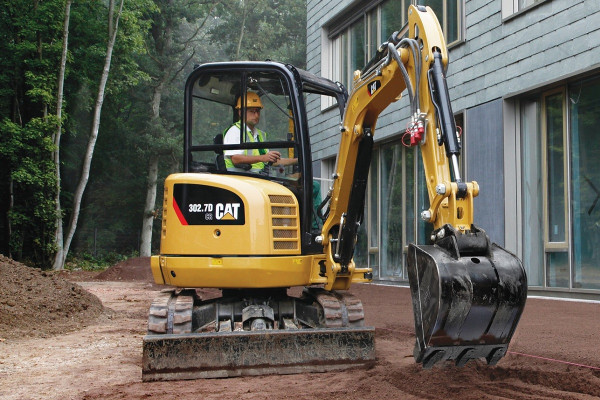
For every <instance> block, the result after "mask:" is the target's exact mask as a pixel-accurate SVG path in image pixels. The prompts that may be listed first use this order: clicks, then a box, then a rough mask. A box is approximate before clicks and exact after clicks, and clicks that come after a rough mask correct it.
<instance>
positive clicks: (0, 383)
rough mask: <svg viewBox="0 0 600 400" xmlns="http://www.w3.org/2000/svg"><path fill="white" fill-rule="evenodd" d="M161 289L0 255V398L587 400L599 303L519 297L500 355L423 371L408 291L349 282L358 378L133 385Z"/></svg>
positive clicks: (130, 269) (133, 267)
mask: <svg viewBox="0 0 600 400" xmlns="http://www.w3.org/2000/svg"><path fill="white" fill-rule="evenodd" d="M159 290H160V287H159V286H156V285H154V284H153V283H152V278H151V274H150V269H149V261H148V259H147V258H146V259H132V260H128V261H127V262H124V263H121V264H118V265H116V266H114V267H112V268H109V269H108V270H106V271H104V272H102V273H100V274H98V273H89V272H72V273H66V272H63V273H60V274H54V273H48V272H42V271H38V270H33V269H30V268H27V267H24V266H22V265H20V264H18V263H15V262H14V261H12V260H9V259H7V258H5V257H2V256H0V398H2V399H6V400H12V399H14V400H17V399H19V400H20V399H44V400H52V399H87V400H92V399H149V398H152V399H154V398H157V399H158V398H177V399H181V400H184V399H224V398H234V399H257V400H258V399H261V400H262V399H265V398H266V399H313V398H321V399H453V398H457V399H466V400H470V399H573V400H575V399H577V400H580V399H598V398H600V352H599V351H598V349H599V348H600V336H599V334H598V332H600V304H598V303H584V302H571V301H558V300H542V299H529V300H528V302H527V306H526V308H525V312H524V315H523V317H522V319H521V323H520V324H519V327H518V329H517V332H516V333H515V336H514V338H513V340H512V342H511V345H510V347H509V354H508V355H507V356H506V357H505V358H503V359H502V360H501V361H500V362H499V364H498V365H497V366H495V367H489V366H487V365H485V363H484V362H470V363H469V364H468V365H467V366H466V367H464V368H460V369H459V368H455V367H452V366H448V365H443V366H436V367H434V368H433V369H431V370H423V369H421V367H420V366H418V365H416V364H415V363H414V361H413V358H412V348H413V345H414V326H413V317H412V311H411V303H410V295H409V290H408V289H407V288H400V287H386V286H375V285H356V286H354V287H353V288H352V290H351V291H352V292H353V293H354V294H356V295H358V296H359V297H360V298H361V299H362V301H363V304H364V306H365V314H366V322H367V324H368V325H371V326H375V328H376V354H377V362H376V364H375V366H374V367H371V368H369V369H355V370H350V371H345V372H332V373H318V374H299V375H286V376H262V377H242V378H231V379H211V380H196V381H173V382H152V383H142V381H141V361H142V356H141V353H142V337H143V335H144V334H145V329H146V316H147V310H148V307H149V305H150V302H151V301H152V299H153V298H154V296H155V295H156V294H157V293H158V291H159Z"/></svg>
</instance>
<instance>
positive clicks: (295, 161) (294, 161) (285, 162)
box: [273, 157, 298, 166]
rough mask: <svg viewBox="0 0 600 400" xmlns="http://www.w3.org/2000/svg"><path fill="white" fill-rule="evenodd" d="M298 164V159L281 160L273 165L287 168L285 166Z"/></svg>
mask: <svg viewBox="0 0 600 400" xmlns="http://www.w3.org/2000/svg"><path fill="white" fill-rule="evenodd" d="M296 164H298V159H297V158H285V157H284V158H280V159H279V160H278V161H277V162H276V163H274V164H273V165H275V166H280V165H281V166H285V165H296Z"/></svg>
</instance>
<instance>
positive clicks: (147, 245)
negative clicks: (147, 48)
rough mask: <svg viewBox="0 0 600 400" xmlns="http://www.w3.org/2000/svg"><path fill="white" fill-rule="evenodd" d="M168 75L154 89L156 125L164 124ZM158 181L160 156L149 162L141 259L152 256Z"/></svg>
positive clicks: (153, 156)
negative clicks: (163, 105) (163, 113)
mask: <svg viewBox="0 0 600 400" xmlns="http://www.w3.org/2000/svg"><path fill="white" fill-rule="evenodd" d="M166 78H167V73H166V72H165V73H164V74H163V76H162V77H161V81H160V82H159V84H158V85H157V86H156V87H155V88H154V93H153V95H152V104H151V108H152V121H154V123H155V124H160V123H162V122H161V120H160V102H161V100H162V94H163V90H164V87H165V80H166ZM157 181H158V156H156V155H152V156H151V157H150V160H149V161H148V179H147V180H146V182H147V186H146V203H145V204H144V216H143V219H142V236H141V240H140V257H150V256H151V255H152V225H153V222H154V218H155V216H156V212H155V209H154V206H155V204H156V184H157Z"/></svg>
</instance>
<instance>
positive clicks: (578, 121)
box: [307, 0, 600, 297]
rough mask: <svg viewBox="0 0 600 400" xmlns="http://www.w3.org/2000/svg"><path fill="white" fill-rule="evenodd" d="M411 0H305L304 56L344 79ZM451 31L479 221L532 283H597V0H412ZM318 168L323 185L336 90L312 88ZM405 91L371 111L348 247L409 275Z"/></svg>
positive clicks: (561, 289)
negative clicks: (369, 151)
mask: <svg viewBox="0 0 600 400" xmlns="http://www.w3.org/2000/svg"><path fill="white" fill-rule="evenodd" d="M411 3H415V1H414V0H413V1H411V0H365V1H351V0H332V1H327V2H322V1H319V0H308V1H307V10H308V21H307V44H308V48H307V69H308V70H309V71H310V72H312V73H315V74H318V75H321V76H325V77H328V78H330V79H333V80H337V81H340V82H342V83H344V84H345V85H346V86H347V87H348V86H349V85H351V76H352V72H353V71H354V70H356V69H360V68H362V66H364V65H365V64H366V62H367V61H368V60H369V59H370V57H371V56H372V54H373V53H374V51H375V50H376V48H377V46H378V45H379V44H380V43H382V42H384V41H385V40H386V39H387V38H388V37H389V36H390V34H391V33H392V32H394V31H397V30H400V29H401V28H402V27H403V25H404V24H405V22H406V19H407V16H406V12H407V9H408V6H409V4H411ZM418 3H419V4H423V5H429V6H430V7H432V9H433V10H434V11H435V13H436V15H437V17H438V20H439V21H440V24H441V25H442V28H443V30H444V33H445V36H446V42H447V44H448V49H449V58H450V63H449V66H448V70H447V81H448V86H449V91H450V97H451V101H452V107H453V111H454V114H455V118H456V122H457V125H458V126H460V129H461V131H462V143H463V154H462V155H461V169H462V170H463V171H462V173H463V177H464V178H465V180H467V181H472V180H474V181H477V182H478V183H479V186H480V194H479V196H478V197H477V198H476V199H475V223H476V224H477V225H478V226H480V227H481V228H483V229H484V230H485V231H486V232H487V233H488V235H489V236H490V238H491V239H492V241H494V242H496V243H498V244H499V245H501V246H504V247H505V248H506V249H508V250H509V251H512V252H514V253H515V254H517V255H518V256H519V257H520V258H521V259H522V261H523V264H524V266H525V268H526V271H527V274H528V283H529V287H530V291H531V290H534V291H535V290H538V289H539V290H543V291H546V292H551V291H555V294H556V295H563V296H575V297H585V296H586V295H590V296H594V297H595V296H597V295H599V294H600V167H599V166H598V165H597V164H596V162H597V161H600V51H599V49H600V0H537V1H535V0H446V1H442V0H436V1H428V0H421V1H419V2H418ZM307 110H308V112H309V120H310V124H311V126H310V129H311V142H312V147H313V169H314V172H315V175H316V176H319V175H320V176H321V177H322V179H323V183H322V185H321V186H322V187H323V188H324V189H326V188H327V187H328V184H327V182H328V179H329V178H330V176H331V173H332V171H333V169H334V168H335V167H334V166H335V156H336V154H337V151H338V144H339V122H340V121H339V114H338V112H337V110H336V109H335V107H334V105H333V104H329V103H328V102H327V101H326V100H323V99H321V98H318V97H316V96H315V97H309V98H308V99H307ZM408 117H409V114H408V99H401V100H400V101H398V102H396V103H394V104H392V105H391V106H390V107H388V109H386V110H385V111H384V112H383V113H382V114H381V116H380V118H379V120H378V124H377V129H376V131H375V135H374V136H375V149H374V154H373V160H372V164H371V169H370V177H369V189H368V194H367V202H366V205H365V218H364V222H363V225H362V227H361V231H360V234H359V243H358V246H357V250H356V254H355V261H356V262H357V263H359V264H363V265H364V264H368V265H370V266H371V267H373V271H374V276H375V279H378V280H384V281H395V282H398V283H403V282H406V281H407V279H408V277H407V273H406V246H407V245H408V243H410V242H417V243H420V244H425V243H426V242H427V239H426V238H427V237H428V233H429V231H430V229H431V228H430V227H428V226H427V225H426V224H425V223H423V222H422V221H421V220H420V218H418V216H419V214H420V211H421V210H423V209H426V208H427V207H428V204H427V203H428V199H427V192H426V189H425V186H424V183H423V179H422V174H423V172H422V166H421V164H422V163H421V162H420V154H419V153H418V150H417V149H415V148H408V147H405V146H404V145H403V144H402V141H401V138H402V134H403V133H404V131H405V128H406V124H407V122H408Z"/></svg>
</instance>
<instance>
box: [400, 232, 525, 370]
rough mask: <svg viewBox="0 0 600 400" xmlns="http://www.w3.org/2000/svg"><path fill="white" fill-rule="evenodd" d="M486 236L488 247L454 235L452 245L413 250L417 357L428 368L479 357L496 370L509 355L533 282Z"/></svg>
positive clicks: (411, 265)
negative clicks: (529, 285) (496, 366)
mask: <svg viewBox="0 0 600 400" xmlns="http://www.w3.org/2000/svg"><path fill="white" fill-rule="evenodd" d="M481 232H482V231H481ZM481 232H480V233H481ZM480 236H484V237H485V240H484V244H483V245H481V241H479V244H478V245H473V243H474V241H472V240H471V241H469V240H466V241H464V242H463V243H460V240H459V241H457V240H456V238H455V237H454V236H452V237H451V238H450V239H451V240H449V241H447V242H446V244H448V243H450V245H448V246H443V245H442V246H440V245H438V244H435V245H412V244H411V245H410V246H409V250H408V273H409V282H410V288H411V295H412V301H413V310H414V317H415V334H416V343H415V350H414V357H415V360H416V361H417V362H419V363H422V364H423V367H424V368H431V367H432V366H433V365H434V364H435V363H437V362H439V361H446V360H454V361H455V363H456V365H457V366H463V365H465V364H466V363H467V362H468V361H469V360H471V359H477V358H485V359H486V361H487V363H488V364H490V365H495V364H496V363H497V362H498V361H499V360H500V359H501V358H502V357H503V356H504V355H505V354H506V351H507V349H508V344H509V342H510V339H511V337H512V335H513V333H514V331H515V329H516V327H517V323H518V322H519V318H520V317H521V314H522V312H523V308H524V307H525V300H526V297H527V278H526V275H525V271H524V269H523V266H522V264H521V261H520V260H519V259H518V258H517V257H516V256H514V255H513V254H511V253H509V252H508V251H506V250H505V249H503V248H501V247H499V246H497V245H496V244H491V245H490V244H489V239H487V236H486V235H485V233H484V232H483V235H480Z"/></svg>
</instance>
